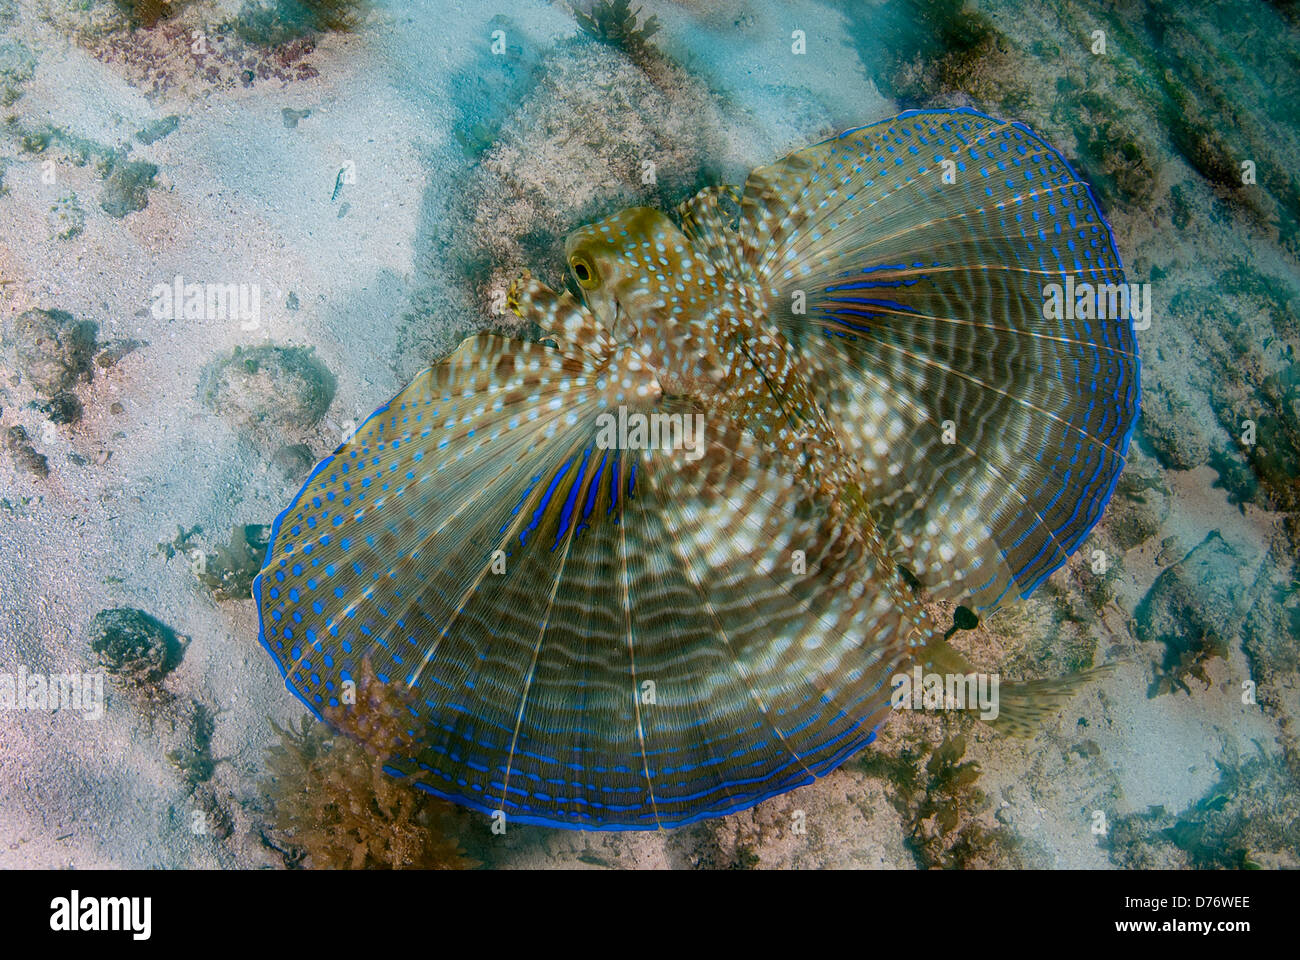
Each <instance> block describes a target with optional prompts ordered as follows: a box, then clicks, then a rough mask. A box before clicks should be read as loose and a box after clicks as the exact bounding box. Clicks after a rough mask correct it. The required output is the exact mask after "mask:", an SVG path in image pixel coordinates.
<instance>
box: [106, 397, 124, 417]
mask: <svg viewBox="0 0 1300 960" xmlns="http://www.w3.org/2000/svg"><path fill="white" fill-rule="evenodd" d="M108 412H109V413H111V414H114V415H116V416H121V415H122V414H124V413H126V407H124V406H122V403H121V401H120V400H114V401H113V403H112V404H111V405H110V406H109V408H108Z"/></svg>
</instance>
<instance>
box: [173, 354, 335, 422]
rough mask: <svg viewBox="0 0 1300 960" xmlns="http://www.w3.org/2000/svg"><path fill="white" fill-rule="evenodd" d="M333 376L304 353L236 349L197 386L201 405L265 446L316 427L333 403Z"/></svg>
mask: <svg viewBox="0 0 1300 960" xmlns="http://www.w3.org/2000/svg"><path fill="white" fill-rule="evenodd" d="M334 388H335V382H334V377H333V375H332V374H331V373H330V372H329V371H328V370H327V369H326V368H325V365H324V364H322V363H321V362H320V360H318V359H317V358H316V355H315V353H314V352H313V351H312V350H309V349H304V348H303V347H277V346H262V347H253V348H251V349H247V350H245V349H243V348H241V347H236V348H235V352H234V353H233V354H231V355H230V356H229V357H225V358H222V359H219V360H216V361H214V362H213V363H211V364H209V365H208V367H207V368H206V369H205V370H204V373H203V376H202V377H201V379H200V381H199V397H200V399H201V400H202V402H203V403H204V404H205V405H206V406H208V407H209V408H211V409H212V410H215V411H216V412H217V413H219V414H220V415H221V416H223V417H225V418H226V419H227V420H228V421H230V422H231V423H232V424H234V425H235V426H236V427H239V428H240V429H242V430H245V431H247V432H249V433H250V434H251V435H252V436H253V437H254V438H255V439H259V440H269V439H272V438H274V437H275V436H277V435H279V434H284V433H288V434H294V433H299V432H301V431H304V430H307V429H309V428H311V427H313V426H315V425H316V423H318V422H319V421H320V418H321V417H322V416H324V414H325V411H326V410H327V409H328V408H329V405H330V402H331V401H332V400H333V399H334Z"/></svg>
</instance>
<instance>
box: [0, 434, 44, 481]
mask: <svg viewBox="0 0 1300 960" xmlns="http://www.w3.org/2000/svg"><path fill="white" fill-rule="evenodd" d="M5 449H6V450H8V451H9V457H10V459H11V460H12V461H13V464H14V469H15V470H18V471H19V472H20V473H29V474H31V475H32V476H33V477H36V478H38V479H41V480H44V479H45V478H46V477H48V476H49V475H50V463H49V460H47V459H46V457H45V455H44V454H41V453H37V452H36V448H35V447H33V446H32V445H31V443H30V442H29V441H28V439H27V431H26V430H24V429H23V428H22V427H17V426H15V427H10V428H9V430H8V431H7V432H6V433H5Z"/></svg>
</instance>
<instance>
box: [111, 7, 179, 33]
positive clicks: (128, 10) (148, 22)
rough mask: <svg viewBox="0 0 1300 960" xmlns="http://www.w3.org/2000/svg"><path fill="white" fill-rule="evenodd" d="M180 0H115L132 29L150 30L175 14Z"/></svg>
mask: <svg viewBox="0 0 1300 960" xmlns="http://www.w3.org/2000/svg"><path fill="white" fill-rule="evenodd" d="M181 6H182V3H181V2H180V0H173V2H170V3H169V2H168V0H117V8H118V9H119V10H121V11H122V13H123V14H124V15H125V16H126V17H127V19H128V20H129V21H130V24H131V28H132V29H136V28H139V29H143V30H152V29H153V28H154V27H156V26H158V24H160V23H162V21H164V20H170V19H171V18H172V17H174V16H176V14H177V12H178V11H179V10H180V8H181Z"/></svg>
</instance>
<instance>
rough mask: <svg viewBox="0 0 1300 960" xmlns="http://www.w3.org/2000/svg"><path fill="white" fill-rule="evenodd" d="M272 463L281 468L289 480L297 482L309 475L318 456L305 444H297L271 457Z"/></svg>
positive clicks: (278, 451) (282, 449) (280, 450)
mask: <svg viewBox="0 0 1300 960" xmlns="http://www.w3.org/2000/svg"><path fill="white" fill-rule="evenodd" d="M271 463H273V464H274V465H275V466H276V467H278V468H279V470H280V472H281V473H283V474H284V476H285V478H286V479H288V480H297V479H299V478H300V477H304V476H306V475H307V471H309V470H310V469H311V468H312V467H313V466H314V465H315V463H316V455H315V454H313V453H312V452H311V447H309V446H307V444H305V443H295V444H292V445H290V446H286V447H281V448H280V449H279V450H277V451H276V452H275V455H274V456H272V457H271Z"/></svg>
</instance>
